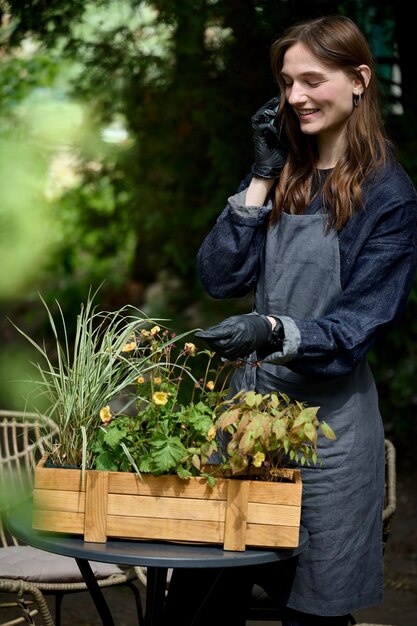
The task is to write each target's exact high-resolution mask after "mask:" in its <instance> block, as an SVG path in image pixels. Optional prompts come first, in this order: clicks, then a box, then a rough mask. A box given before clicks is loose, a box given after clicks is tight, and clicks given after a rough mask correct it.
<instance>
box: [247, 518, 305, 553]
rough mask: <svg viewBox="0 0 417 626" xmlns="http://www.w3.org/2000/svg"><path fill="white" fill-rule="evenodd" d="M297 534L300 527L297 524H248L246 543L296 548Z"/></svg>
mask: <svg viewBox="0 0 417 626" xmlns="http://www.w3.org/2000/svg"><path fill="white" fill-rule="evenodd" d="M299 534H300V528H299V527H298V526H267V525H266V524H261V525H258V524H248V526H247V530H246V545H247V546H259V547H261V546H263V547H270V548H296V547H297V546H298V540H299Z"/></svg>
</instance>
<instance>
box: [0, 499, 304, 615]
mask: <svg viewBox="0 0 417 626" xmlns="http://www.w3.org/2000/svg"><path fill="white" fill-rule="evenodd" d="M7 525H8V528H9V530H10V532H11V533H12V534H13V535H14V536H15V537H16V538H17V539H18V540H20V541H21V542H23V543H26V544H28V545H31V546H34V547H36V548H39V549H41V550H46V551H47V552H53V553H55V554H61V555H63V556H69V557H72V558H74V559H75V560H76V562H77V564H78V567H79V569H80V571H81V574H82V576H83V578H84V580H85V582H86V584H87V587H88V589H89V591H90V594H91V597H92V599H93V601H94V603H95V605H96V607H97V610H98V612H99V614H100V617H101V619H102V622H103V625H104V626H114V621H113V618H112V616H111V613H110V610H109V608H108V606H107V603H106V601H105V599H104V596H103V594H102V591H101V589H100V588H99V586H98V584H97V581H96V579H95V577H94V575H93V573H92V570H91V567H90V564H89V561H100V562H104V563H115V564H118V565H130V566H145V567H146V568H147V587H146V613H145V624H146V625H147V626H157V624H158V623H159V620H160V617H161V613H162V607H163V602H164V595H165V588H166V579H167V572H168V569H169V568H177V567H182V568H185V567H186V568H208V567H217V568H223V567H244V566H250V565H260V564H264V563H274V562H276V561H282V560H285V559H289V558H292V557H293V556H296V555H297V554H299V553H300V552H302V551H303V550H305V549H306V547H307V545H308V533H307V531H306V529H305V528H304V527H303V526H301V527H300V541H299V545H298V546H297V547H296V548H282V549H265V548H248V549H246V550H245V551H243V552H234V551H226V550H223V548H222V547H220V546H215V545H197V544H185V543H184V544H179V543H170V542H162V541H159V542H154V541H139V540H128V539H109V540H108V541H107V542H106V543H92V542H86V541H84V540H83V538H82V537H81V536H76V535H63V534H59V533H46V532H44V531H38V530H34V529H33V528H32V506H31V503H25V504H24V505H20V506H19V507H16V508H15V509H13V510H12V511H10V513H9V516H8V522H7Z"/></svg>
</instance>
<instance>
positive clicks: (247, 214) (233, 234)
mask: <svg viewBox="0 0 417 626" xmlns="http://www.w3.org/2000/svg"><path fill="white" fill-rule="evenodd" d="M245 194H246V189H242V190H241V191H239V192H238V194H236V195H235V196H232V197H230V198H229V201H228V203H227V206H226V208H225V209H224V210H223V212H222V213H221V215H220V217H219V218H218V220H217V222H216V224H215V225H214V227H213V229H212V230H211V232H210V233H209V234H208V236H207V237H206V238H205V240H204V241H203V244H202V245H201V248H200V250H199V252H198V255H197V271H198V273H199V276H200V280H201V282H202V284H203V286H204V288H205V290H206V291H207V293H208V294H209V295H211V296H212V297H213V298H237V297H241V296H244V295H246V294H247V293H248V292H249V291H250V290H251V289H252V287H253V286H254V285H255V282H256V278H257V274H258V264H259V257H260V254H261V253H262V251H263V248H264V243H265V235H266V228H267V223H268V216H269V213H270V211H271V204H270V203H269V204H268V205H267V206H261V207H246V206H245Z"/></svg>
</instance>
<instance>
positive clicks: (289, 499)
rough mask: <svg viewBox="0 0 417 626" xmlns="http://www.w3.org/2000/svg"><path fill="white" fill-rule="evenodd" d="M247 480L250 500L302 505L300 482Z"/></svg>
mask: <svg viewBox="0 0 417 626" xmlns="http://www.w3.org/2000/svg"><path fill="white" fill-rule="evenodd" d="M245 482H248V483H249V502H265V503H267V504H294V505H296V506H299V505H300V502H301V494H302V485H301V484H300V483H297V484H294V483H268V482H262V481H252V480H249V481H245Z"/></svg>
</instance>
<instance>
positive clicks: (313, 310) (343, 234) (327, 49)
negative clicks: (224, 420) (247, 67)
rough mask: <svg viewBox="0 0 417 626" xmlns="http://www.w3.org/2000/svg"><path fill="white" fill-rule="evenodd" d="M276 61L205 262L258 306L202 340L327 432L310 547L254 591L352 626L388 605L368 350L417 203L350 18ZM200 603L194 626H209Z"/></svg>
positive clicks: (291, 34) (203, 268) (313, 478)
mask: <svg viewBox="0 0 417 626" xmlns="http://www.w3.org/2000/svg"><path fill="white" fill-rule="evenodd" d="M271 59H272V67H273V71H274V74H275V77H276V80H277V82H278V85H279V87H280V91H281V98H280V100H278V98H277V99H274V100H272V101H270V102H268V103H267V105H266V106H264V107H263V108H262V109H261V110H260V111H259V112H258V113H257V114H256V115H255V117H254V118H253V125H254V129H255V164H254V166H253V168H252V172H251V175H250V176H249V177H248V179H247V180H246V181H244V183H243V185H242V186H241V189H240V191H239V193H238V194H237V195H235V196H232V197H231V198H229V201H228V204H227V207H226V208H225V210H224V211H223V213H222V214H221V216H220V217H219V219H218V221H217V223H216V225H215V226H214V228H213V230H212V231H211V233H210V234H209V235H208V237H207V238H206V239H205V241H204V242H203V245H202V247H201V249H200V251H199V255H198V268H199V272H200V276H201V280H202V282H203V285H204V287H205V289H206V290H207V292H208V293H209V294H210V295H211V296H213V297H215V298H229V297H236V296H241V295H243V294H245V293H247V292H248V291H249V290H251V289H253V290H254V293H255V303H254V311H253V312H251V313H250V314H247V315H237V316H233V317H231V318H228V319H226V320H224V321H223V322H221V323H220V324H217V325H216V326H214V327H212V328H210V329H208V330H207V331H206V332H201V333H199V336H200V337H202V338H203V339H205V341H206V342H207V343H208V344H209V346H210V347H211V348H212V349H214V350H216V351H217V352H218V353H220V354H221V355H222V356H224V357H226V358H229V359H237V358H242V359H247V360H248V362H253V361H257V362H258V366H257V367H252V366H251V365H250V364H248V365H247V366H246V368H241V369H238V370H237V373H238V375H236V376H235V379H234V386H235V388H237V389H239V388H255V389H257V390H258V391H259V392H260V393H267V392H268V391H271V390H274V389H275V390H279V391H282V392H285V393H287V394H288V395H289V396H290V397H292V398H294V399H297V400H300V401H305V402H307V403H308V404H309V405H311V406H320V411H319V417H321V418H323V419H325V420H326V421H327V422H328V423H329V424H330V425H331V426H332V428H333V430H334V431H335V433H336V436H337V441H336V442H332V441H328V440H326V439H324V438H322V440H321V441H320V442H319V457H320V458H321V459H322V460H323V465H322V466H319V465H317V466H315V467H309V468H302V477H303V509H302V523H303V525H304V526H306V528H307V529H308V532H309V547H308V549H307V550H306V551H305V552H304V553H303V554H301V555H300V556H299V558H298V561H297V563H296V564H295V567H294V572H292V574H291V577H290V578H289V573H288V572H284V575H283V576H282V575H281V576H280V575H279V572H278V571H277V572H274V568H271V567H268V568H265V567H264V568H260V569H258V570H257V571H256V581H257V582H259V581H260V582H262V584H263V586H264V587H265V588H266V589H267V591H268V593H269V594H270V595H271V596H273V597H274V598H276V599H277V601H281V602H282V603H283V605H285V606H286V607H287V608H288V611H287V612H288V617H287V618H286V621H284V622H283V624H285V625H286V626H290V625H291V626H295V625H297V626H304V625H312V624H314V625H317V626H324V625H325V624H329V625H330V624H331V625H332V626H336V625H340V626H345V625H346V624H348V614H349V613H351V612H352V611H356V610H358V609H360V608H362V607H366V606H371V605H375V604H378V603H380V602H382V599H383V559H382V556H383V555H382V542H381V520H382V507H383V494H384V431H383V424H382V420H381V416H380V413H379V410H378V397H377V393H376V390H375V384H374V380H373V377H372V373H371V371H370V368H369V365H368V363H367V353H368V351H369V349H370V347H371V346H372V344H373V343H374V341H375V340H376V338H377V337H378V336H380V337H381V338H382V339H383V337H384V332H386V329H387V327H388V325H389V324H391V323H392V322H394V321H395V320H396V319H397V318H398V317H399V315H400V314H401V312H402V311H403V309H404V306H405V304H406V301H407V298H408V295H409V292H410V289H411V286H412V283H413V280H414V277H415V272H416V267H417V265H416V258H417V255H416V243H415V240H416V220H417V196H416V191H415V189H414V187H413V185H412V183H411V181H410V180H409V178H408V176H407V175H406V173H405V172H404V171H403V169H402V168H401V166H400V165H399V164H398V163H397V162H396V160H395V158H394V156H393V152H392V149H391V147H390V145H389V142H388V141H387V140H386V138H385V136H384V131H383V127H382V122H381V117H380V111H379V108H378V101H377V89H376V76H375V70H374V64H373V59H372V55H371V52H370V49H369V47H368V45H367V43H366V40H365V38H364V36H363V34H362V33H361V32H360V31H359V29H358V28H357V26H356V25H355V24H354V23H353V22H352V21H351V20H349V19H348V18H346V17H342V16H328V17H321V18H318V19H313V20H309V21H306V22H303V23H300V24H297V25H295V26H293V27H291V28H290V29H289V30H288V31H287V32H286V33H284V35H283V36H282V37H281V38H280V39H279V40H278V41H277V42H276V43H274V44H273V46H272V54H271ZM277 106H278V109H277V112H276V111H275V108H276V107H277ZM280 135H282V136H285V137H286V141H285V146H284V142H283V140H282V137H281V136H280ZM248 573H249V572H248ZM250 574H251V575H253V576H254V575H255V572H250ZM176 576H178V573H176V575H174V578H175V577H176ZM183 576H185V575H184V574H183ZM194 576H195V572H194ZM224 576H225V577H223V588H225V585H228V584H229V582H228V581H227V573H226V571H225V573H224ZM284 580H285V581H286V583H287V584H286V585H283V581H284ZM181 582H182V584H186V583H185V577H184V578H183V579H182V581H181ZM240 582H241V584H242V587H241V590H242V591H241V598H242V594H243V593H244V591H243V590H244V589H249V586H248V585H246V583H243V582H242V581H240ZM218 586H219V585H217V587H218ZM284 586H285V589H283V587H284ZM175 589H177V587H176V586H173V589H172V590H173V591H174V590H175ZM215 591H216V585H215V584H214V585H213V595H212V598H213V597H214V593H215ZM171 602H172V600H171ZM196 604H197V603H196ZM239 604H241V605H242V606H243V604H244V603H243V601H242V600H239ZM204 606H205V609H204V610H200V611H199V615H200V617H197V618H196V620H195V621H192V620H190V622H189V623H193V624H202V623H205V622H204V619H203V618H202V617H201V616H202V614H204V615H205V616H207V615H208V613H209V609H208V608H207V607H208V606H209V603H208V602H206V603H205V605H204ZM170 608H171V604H170V602H168V605H167V610H168V611H169V610H170ZM220 615H221V611H220ZM226 621H227V620H225V622H224V623H226ZM182 623H183V624H184V623H188V621H183V622H182ZM215 623H219V622H218V621H217V622H215ZM229 623H233V624H238V623H242V624H243V623H244V618H243V616H242V618H241V621H239V618H238V617H236V619H234V620H233V621H232V622H230V620H229Z"/></svg>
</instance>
